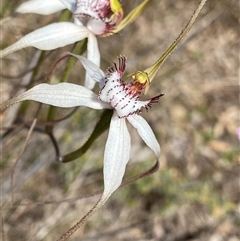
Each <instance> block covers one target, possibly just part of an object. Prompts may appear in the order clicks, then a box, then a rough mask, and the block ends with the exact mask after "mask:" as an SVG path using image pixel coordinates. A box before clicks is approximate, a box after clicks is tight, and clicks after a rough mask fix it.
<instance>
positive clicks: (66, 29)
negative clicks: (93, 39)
mask: <svg viewBox="0 0 240 241" xmlns="http://www.w3.org/2000/svg"><path fill="white" fill-rule="evenodd" d="M88 34H89V30H88V29H87V28H86V27H84V26H77V25H75V24H74V23H68V22H60V23H52V24H50V25H47V26H45V27H42V28H40V29H37V30H35V31H33V32H31V33H29V34H27V35H26V36H24V37H23V38H21V39H20V40H18V41H17V42H16V43H14V44H13V45H11V46H9V47H7V48H5V49H3V50H1V51H0V58H3V57H4V56H6V55H8V54H10V53H13V52H15V51H17V50H20V49H23V48H26V47H35V48H38V49H41V50H52V49H57V48H59V47H63V46H66V45H68V44H72V43H75V42H77V41H80V40H82V39H84V38H86V37H88Z"/></svg>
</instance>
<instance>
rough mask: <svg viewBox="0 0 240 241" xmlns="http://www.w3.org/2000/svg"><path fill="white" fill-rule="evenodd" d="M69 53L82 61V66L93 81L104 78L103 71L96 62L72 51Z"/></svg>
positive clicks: (99, 80)
mask: <svg viewBox="0 0 240 241" xmlns="http://www.w3.org/2000/svg"><path fill="white" fill-rule="evenodd" d="M69 54H70V55H72V56H74V57H75V58H77V59H78V60H79V61H80V62H81V63H82V65H83V67H84V68H85V70H86V71H87V73H88V74H89V75H90V76H91V77H92V79H93V80H94V81H96V82H101V81H102V80H103V79H104V78H105V74H104V72H103V71H102V70H101V69H100V68H99V67H98V66H97V65H96V64H94V63H93V62H91V61H90V60H88V59H86V58H84V57H82V56H81V55H76V54H72V53H69Z"/></svg>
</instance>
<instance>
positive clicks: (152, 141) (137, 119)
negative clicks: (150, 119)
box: [127, 115, 160, 159]
mask: <svg viewBox="0 0 240 241" xmlns="http://www.w3.org/2000/svg"><path fill="white" fill-rule="evenodd" d="M127 119H128V121H129V122H130V123H131V124H132V125H133V126H134V127H135V128H136V129H137V131H138V134H139V135H140V136H141V138H142V139H143V141H144V142H145V143H146V145H147V146H148V147H150V148H151V149H152V150H153V152H154V153H155V155H156V157H157V159H159V158H160V146H159V144H158V141H157V139H156V137H155V135H154V133H153V131H152V128H151V127H150V126H149V124H148V123H147V121H145V120H144V119H143V118H142V117H141V116H139V115H131V116H129V117H127Z"/></svg>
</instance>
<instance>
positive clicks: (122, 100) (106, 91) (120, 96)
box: [99, 56, 163, 118]
mask: <svg viewBox="0 0 240 241" xmlns="http://www.w3.org/2000/svg"><path fill="white" fill-rule="evenodd" d="M125 68H126V58H125V57H123V56H121V57H119V58H118V64H116V63H114V64H113V66H112V67H110V68H108V70H107V76H106V79H105V83H104V86H103V88H102V89H101V90H100V93H99V99H100V100H102V101H105V102H108V103H109V104H110V106H111V107H112V108H113V109H115V110H116V111H117V114H118V116H119V117H120V118H124V117H128V116H129V115H133V114H136V113H137V114H139V113H140V112H141V111H142V109H143V108H146V109H147V110H148V108H149V107H151V104H152V103H156V102H157V101H158V100H159V98H160V97H161V96H162V95H163V94H160V95H158V96H156V97H154V98H151V99H149V100H146V101H140V100H139V97H140V95H141V94H142V91H143V90H145V89H146V88H148V86H149V79H148V75H147V73H145V72H141V71H138V72H136V73H135V74H133V75H132V76H131V80H130V81H129V82H128V83H125V82H123V81H122V79H121V78H122V76H123V73H124V71H125Z"/></svg>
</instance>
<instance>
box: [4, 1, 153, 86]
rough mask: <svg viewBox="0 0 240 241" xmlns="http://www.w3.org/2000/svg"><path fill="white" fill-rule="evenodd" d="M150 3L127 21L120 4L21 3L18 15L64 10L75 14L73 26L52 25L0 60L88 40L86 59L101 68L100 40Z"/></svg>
mask: <svg viewBox="0 0 240 241" xmlns="http://www.w3.org/2000/svg"><path fill="white" fill-rule="evenodd" d="M150 1H151V0H144V1H143V2H142V3H141V4H140V5H138V6H137V7H136V8H135V9H134V10H133V11H132V12H130V13H129V14H128V15H127V16H126V18H123V15H124V11H123V8H122V6H121V4H120V3H119V1H118V0H51V1H50V0H30V1H27V2H24V3H22V4H21V5H20V6H19V7H18V8H17V10H16V11H17V12H19V13H37V14H43V15H47V14H51V13H55V12H57V11H60V10H63V9H66V8H67V9H69V10H70V11H71V12H72V13H73V17H74V23H71V22H59V23H52V24H49V25H47V26H45V27H42V28H39V29H37V30H35V31H33V32H31V33H29V34H27V35H26V36H24V37H23V38H21V39H20V40H18V41H17V42H16V43H14V44H12V45H11V46H9V47H7V48H5V49H3V50H0V58H3V57H4V56H6V55H8V54H11V53H13V52H15V51H17V50H20V49H23V48H26V47H35V48H38V49H41V50H53V49H57V48H60V47H63V46H66V45H69V44H73V43H75V42H78V41H80V40H82V39H85V38H88V45H87V57H88V59H89V60H91V61H92V62H93V63H95V64H96V65H97V66H100V53H99V49H98V42H97V39H96V37H95V36H96V35H97V36H108V35H111V34H114V33H117V32H119V31H120V30H121V29H123V28H124V27H125V26H126V25H128V24H130V23H131V22H133V21H134V20H135V19H136V18H137V17H138V16H139V14H141V12H142V11H143V10H144V9H145V7H146V6H147V4H148V3H149V2H150ZM94 84H95V82H94V81H93V80H92V79H91V78H90V77H89V76H86V80H85V86H86V87H87V88H89V89H92V88H93V87H94Z"/></svg>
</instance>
